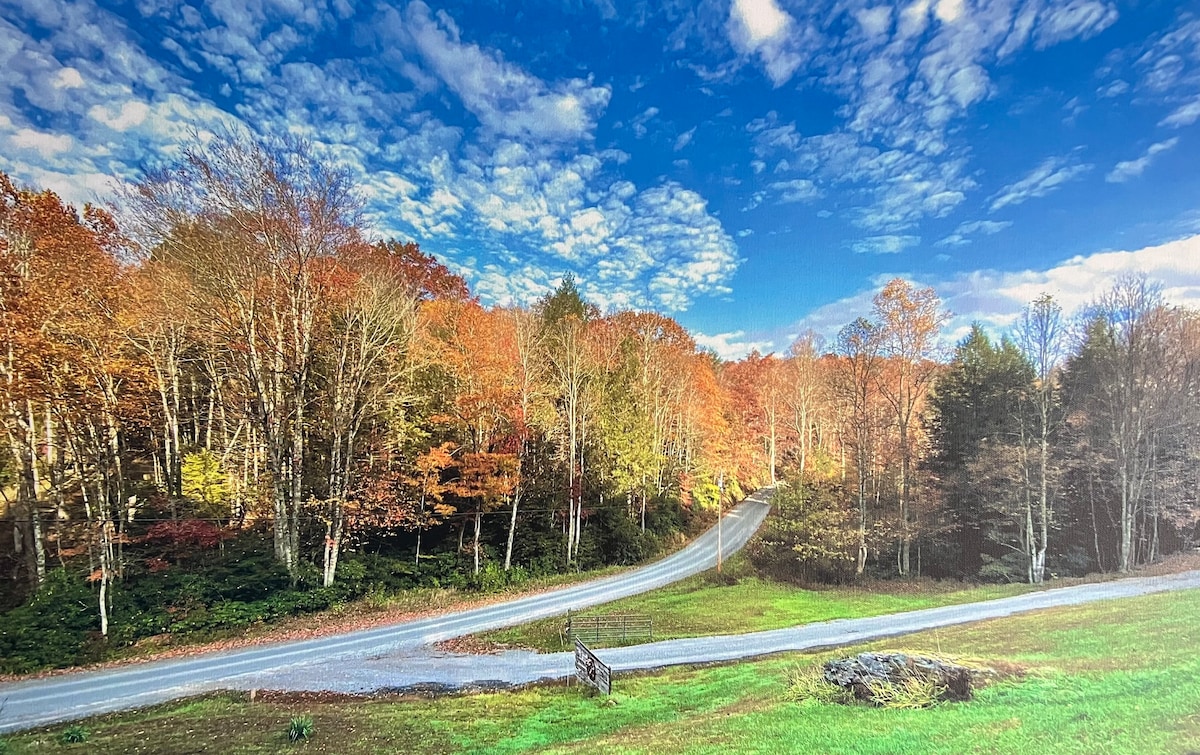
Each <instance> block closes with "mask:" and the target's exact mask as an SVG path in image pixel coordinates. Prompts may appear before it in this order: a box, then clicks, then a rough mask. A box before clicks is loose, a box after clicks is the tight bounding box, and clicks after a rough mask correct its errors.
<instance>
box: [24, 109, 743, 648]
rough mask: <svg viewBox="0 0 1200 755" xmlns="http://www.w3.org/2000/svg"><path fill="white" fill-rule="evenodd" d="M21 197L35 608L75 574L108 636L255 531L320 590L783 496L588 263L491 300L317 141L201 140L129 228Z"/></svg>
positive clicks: (565, 563) (628, 535)
mask: <svg viewBox="0 0 1200 755" xmlns="http://www.w3.org/2000/svg"><path fill="white" fill-rule="evenodd" d="M0 194H2V196H3V199H2V201H0V334H2V335H0V341H3V343H4V344H6V347H5V351H4V354H3V360H2V362H0V396H2V401H3V415H2V416H3V431H4V437H5V440H6V441H7V444H6V446H7V451H8V453H6V454H5V455H4V457H3V461H0V493H2V494H3V503H4V506H5V512H4V513H5V514H6V519H7V521H8V522H9V526H10V527H11V530H12V538H11V539H9V538H6V540H7V541H8V542H11V543H12V544H13V545H12V546H11V549H6V550H7V552H6V553H4V557H5V562H6V563H7V566H8V568H7V570H6V571H7V572H8V574H7V576H9V577H10V580H9V585H10V588H11V589H10V591H9V592H10V593H12V594H11V595H10V596H9V600H8V603H9V605H12V604H14V603H15V602H19V601H20V600H21V599H24V598H26V597H28V596H30V595H36V593H37V591H38V589H39V587H40V586H41V585H42V584H43V583H44V582H45V580H46V579H47V572H48V570H52V569H54V568H55V567H63V568H67V569H69V570H72V573H73V574H78V575H80V576H84V577H86V579H87V580H88V581H89V583H90V584H92V585H93V586H94V591H95V598H96V601H95V603H94V605H95V606H96V607H97V610H98V615H99V627H100V632H101V633H102V634H105V633H107V632H108V626H109V613H110V611H111V609H112V605H113V596H112V591H113V589H114V586H118V585H121V584H122V583H124V582H127V581H128V580H129V579H131V578H140V577H143V576H145V575H146V574H153V573H156V572H160V571H167V570H170V569H173V568H177V567H179V566H180V564H182V563H184V562H185V561H186V560H187V559H186V557H185V556H184V555H183V554H184V553H185V552H189V551H191V550H196V549H201V550H203V549H204V548H209V547H211V548H217V547H219V546H220V545H221V543H222V542H224V541H225V540H226V539H227V538H228V537H231V536H233V535H235V534H237V533H247V532H260V533H264V534H266V535H267V538H266V542H269V544H270V545H269V547H270V548H271V550H272V554H273V557H274V559H275V560H276V561H277V562H278V563H279V564H280V565H281V566H282V567H283V568H284V569H286V571H287V573H288V574H289V575H290V577H291V579H292V581H293V583H305V584H311V585H314V586H324V587H330V586H333V585H335V583H337V581H338V576H339V565H340V564H342V562H343V556H344V555H345V554H346V553H348V552H349V553H363V552H365V551H367V550H371V551H373V552H376V553H379V552H387V553H392V554H394V555H397V557H399V554H407V555H405V556H404V558H407V559H409V560H410V561H411V563H412V564H413V565H414V567H415V568H416V569H418V570H420V569H421V568H422V565H423V564H426V563H428V562H429V560H430V559H435V560H436V557H438V556H439V555H440V554H446V553H449V554H452V557H453V558H454V559H455V564H456V567H455V568H457V569H459V570H461V571H466V572H467V573H469V574H471V575H472V576H478V575H479V574H480V573H481V572H483V571H485V570H488V569H491V570H492V571H493V572H495V571H502V572H503V573H505V574H507V573H510V572H512V571H513V570H514V569H520V570H523V571H524V572H525V573H530V572H547V571H556V570H561V569H563V568H572V569H574V568H580V567H593V566H598V565H602V564H605V563H620V562H628V561H635V560H639V559H641V558H644V557H646V556H647V555H650V554H652V553H653V552H655V551H656V550H657V549H658V548H659V547H661V546H663V545H664V544H665V543H666V541H667V540H668V539H669V538H670V537H672V535H673V533H675V532H678V531H680V530H682V529H683V528H685V527H686V526H687V522H688V521H689V520H690V519H692V518H694V517H696V516H697V515H699V514H700V512H702V511H704V510H707V509H712V508H714V507H715V506H716V503H717V496H718V495H719V494H720V490H719V487H721V486H719V485H718V481H722V482H723V481H726V480H727V481H728V483H729V484H728V485H725V486H724V491H725V494H726V496H727V497H729V498H732V497H734V496H736V495H738V492H739V485H756V484H757V483H758V482H759V475H758V470H757V469H756V468H754V466H753V465H754V463H755V460H754V459H753V458H752V457H748V456H744V455H742V456H739V455H738V453H737V449H738V448H739V445H740V444H739V443H737V442H735V439H734V438H733V436H732V433H733V431H734V427H733V424H732V422H731V419H730V418H729V417H726V416H725V414H726V412H727V409H728V407H729V406H730V401H729V399H728V394H729V388H728V386H727V385H726V383H725V380H724V378H723V376H722V370H721V366H720V364H719V361H718V360H716V359H715V358H714V357H713V356H712V355H711V354H710V353H708V352H705V351H703V350H700V349H698V348H697V346H696V343H695V341H694V340H693V339H692V337H691V336H690V335H689V334H688V333H687V332H686V331H685V330H684V329H683V328H682V327H680V326H679V325H678V323H676V322H675V321H673V320H671V319H670V318H667V317H664V316H661V315H658V314H654V313H648V312H632V311H621V312H613V313H607V314H605V313H601V312H599V311H598V310H597V309H596V308H595V307H594V306H591V305H589V304H587V303H585V302H584V300H583V298H582V297H581V296H580V294H579V291H578V290H577V288H576V286H575V283H574V281H573V280H572V279H571V278H570V277H569V276H568V277H566V278H564V279H563V281H562V283H561V285H560V286H559V288H558V289H557V290H556V291H554V292H553V293H551V294H549V295H547V296H545V297H544V298H543V299H542V300H541V301H539V302H538V303H537V304H536V305H535V306H532V307H490V308H489V307H484V306H482V305H481V304H480V303H479V302H478V300H476V299H475V298H474V297H473V296H472V295H471V293H470V291H469V290H468V287H467V285H466V284H465V282H464V281H463V279H462V278H461V277H459V276H457V275H455V274H454V273H452V272H451V271H449V270H448V269H447V268H446V267H445V266H443V265H441V264H440V263H438V262H437V261H436V260H435V259H433V258H432V257H430V256H428V255H425V254H424V253H422V252H421V251H420V249H419V248H418V247H417V245H416V244H415V243H412V242H399V241H394V240H388V241H372V240H370V239H369V238H368V232H369V231H368V225H367V223H366V222H365V221H364V218H363V214H362V204H361V199H360V195H359V192H358V190H357V188H356V187H355V186H354V185H353V184H352V182H351V181H350V180H349V179H348V177H347V176H346V175H345V174H344V173H342V172H339V171H338V170H337V169H336V168H334V167H332V164H331V163H329V162H328V161H323V160H321V159H319V158H318V157H317V156H316V155H315V154H314V153H313V150H312V148H311V146H309V145H307V144H305V143H303V142H301V141H296V140H271V139H258V138H252V137H249V136H247V135H244V134H238V133H225V134H221V135H218V136H217V137H215V138H212V139H209V140H207V141H204V140H200V139H197V140H195V141H194V142H193V143H191V144H189V145H187V146H186V147H185V148H184V149H183V150H182V152H181V154H180V157H179V158H178V159H177V160H175V161H174V162H172V163H170V164H168V165H166V166H164V167H162V168H160V169H155V170H148V171H147V172H146V173H145V174H144V176H143V177H142V178H141V179H140V180H138V181H137V182H133V183H131V184H128V185H126V186H124V187H122V188H121V190H120V196H119V198H118V200H117V201H116V203H115V205H114V207H115V211H113V212H110V211H106V210H103V209H100V208H96V207H92V206H88V207H85V208H84V209H83V210H82V211H77V210H75V209H74V208H72V207H70V206H67V205H65V204H64V203H63V202H62V201H61V200H60V199H59V198H58V197H57V196H55V195H54V194H52V193H50V192H45V191H37V190H34V189H26V188H21V187H17V186H15V185H14V184H13V183H12V181H11V180H10V179H8V177H6V176H0ZM118 218H119V223H118V220H117V219H118ZM163 543H166V544H167V546H169V547H167V548H165V549H164V548H162V547H160V545H161V544H163Z"/></svg>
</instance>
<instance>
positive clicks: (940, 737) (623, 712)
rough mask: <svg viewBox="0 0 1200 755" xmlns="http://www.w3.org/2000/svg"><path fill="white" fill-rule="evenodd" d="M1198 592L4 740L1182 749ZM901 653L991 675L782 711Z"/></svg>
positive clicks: (186, 746) (1195, 703) (176, 748)
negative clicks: (646, 667) (711, 658)
mask: <svg viewBox="0 0 1200 755" xmlns="http://www.w3.org/2000/svg"><path fill="white" fill-rule="evenodd" d="M1198 625H1200V591H1194V590H1193V591H1187V592H1181V593H1174V594H1169V595H1167V594H1164V595H1152V596H1146V597H1141V598H1130V599H1122V600H1114V601H1102V602H1099V603H1094V604H1090V605H1086V606H1076V607H1070V608H1061V609H1053V610H1046V611H1039V612H1037V613H1033V614H1027V615H1023V616H1018V617H1011V618H1006V619H997V620H993V621H988V622H982V623H979V624H975V625H970V626H962V627H954V628H949V629H942V630H937V631H932V632H924V633H921V634H917V635H912V636H909V637H905V638H902V639H892V640H888V641H885V642H878V643H871V644H866V645H861V646H856V647H852V648H842V649H839V650H836V651H827V652H819V653H805V654H791V655H787V656H782V657H777V658H771V659H768V660H763V661H756V662H750V663H739V664H732V665H723V666H708V667H696V668H677V669H669V670H666V671H663V672H657V673H654V674H645V675H625V674H622V675H618V676H617V678H616V680H615V684H614V692H615V694H614V695H613V697H612V698H608V699H606V698H603V697H599V696H595V695H593V694H591V693H590V692H588V691H584V690H581V689H580V688H579V687H578V686H570V687H564V686H561V685H548V686H539V687H532V688H527V689H523V690H519V691H513V692H498V693H488V694H480V695H468V696H459V697H444V698H438V699H404V700H400V699H395V698H387V697H381V698H372V699H359V698H337V697H322V696H314V695H309V696H302V695H298V696H271V695H267V696H262V695H261V694H260V696H259V698H258V699H257V700H256V701H254V702H251V701H249V700H248V699H247V696H246V695H217V696H213V697H207V698H201V699H194V700H189V701H185V702H181V703H173V704H170V705H165V706H160V707H157V708H153V709H150V710H147V711H142V712H135V713H125V714H119V715H112V716H106V717H102V718H97V719H92V720H89V721H86V722H84V724H83V725H84V726H85V727H86V729H87V730H88V732H89V733H90V736H89V738H88V741H87V744H86V746H84V745H76V746H70V745H64V744H62V743H61V738H62V734H63V732H64V731H66V730H67V729H68V727H66V726H61V727H53V728H49V729H45V730H41V731H37V732H28V733H24V734H19V735H14V736H10V737H8V738H7V742H8V747H9V751H10V752H13V753H26V752H59V751H63V752H70V751H76V750H78V751H83V749H86V750H87V751H88V752H98V753H118V752H120V753H142V754H147V755H148V754H151V753H164V754H165V753H191V752H216V751H222V752H239V753H243V752H244V753H254V752H263V753H265V752H280V751H286V748H288V747H291V746H292V745H289V744H288V732H289V728H290V722H291V721H292V720H294V719H295V718H297V717H305V716H307V717H311V720H312V728H311V738H310V739H308V740H307V741H306V742H303V743H301V744H299V745H296V747H297V748H298V749H297V751H300V750H299V748H303V751H305V752H337V753H347V754H349V755H353V754H355V753H374V752H385V751H386V752H422V753H452V752H465V753H521V752H543V753H548V752H581V753H583V752H589V753H590V752H597V751H601V750H603V751H606V752H619V753H663V752H686V753H730V752H739V753H741V752H763V753H768V752H779V751H780V750H781V749H785V750H789V751H794V752H829V753H864V754H865V753H895V752H922V753H962V752H1000V753H1027V752H1064V753H1115V752H1130V753H1133V752H1136V753H1144V754H1147V755H1150V754H1154V753H1167V754H1171V753H1177V754H1178V755H1183V753H1187V752H1192V751H1195V750H1196V749H1197V748H1200V658H1197V656H1196V653H1195V631H1196V630H1195V627H1196V626H1198ZM898 646H899V647H902V648H903V649H905V650H907V651H911V652H915V653H923V654H928V655H937V656H941V657H948V658H952V659H953V658H957V659H962V660H965V661H968V662H970V663H973V664H975V665H986V666H990V667H993V668H996V669H998V670H1000V671H1001V672H1002V673H1000V674H998V675H997V678H996V679H995V681H993V682H991V683H990V684H989V685H988V686H986V687H985V688H984V689H982V690H980V691H978V693H977V694H976V696H975V699H974V700H972V701H970V702H966V703H944V704H941V705H938V706H935V707H933V708H929V709H924V710H889V709H881V708H872V707H867V706H863V705H843V704H839V703H836V702H819V701H812V700H809V701H805V702H793V701H791V700H789V699H788V697H789V695H788V685H789V682H790V681H791V680H792V679H794V678H795V676H796V674H797V673H798V672H800V673H802V672H804V670H805V669H808V668H811V667H813V666H815V665H817V664H820V663H822V662H823V661H825V660H827V659H829V658H832V657H840V656H843V655H850V654H854V653H858V652H862V651H863V650H869V649H874V650H882V649H887V648H892V649H894V648H896V647H898Z"/></svg>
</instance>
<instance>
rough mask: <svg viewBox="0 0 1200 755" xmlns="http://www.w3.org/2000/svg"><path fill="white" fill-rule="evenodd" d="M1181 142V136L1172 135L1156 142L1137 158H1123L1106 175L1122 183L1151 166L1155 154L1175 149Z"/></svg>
mask: <svg viewBox="0 0 1200 755" xmlns="http://www.w3.org/2000/svg"><path fill="white" fill-rule="evenodd" d="M1178 143H1179V137H1177V136H1176V137H1172V138H1170V139H1167V140H1165V141H1161V142H1155V143H1154V144H1151V145H1150V147H1149V148H1147V150H1146V152H1145V154H1143V155H1142V156H1141V157H1139V158H1137V159H1136V160H1122V161H1121V162H1119V163H1117V164H1116V166H1114V167H1113V169H1112V170H1110V171H1109V172H1108V175H1106V176H1105V177H1104V180H1105V181H1108V182H1109V183H1121V182H1123V181H1128V180H1129V179H1131V178H1136V177H1138V176H1140V175H1142V173H1143V172H1145V170H1146V168H1148V167H1150V163H1152V162H1153V161H1154V157H1155V155H1158V154H1161V153H1163V152H1166V151H1167V150H1170V149H1174V147H1175V145H1176V144H1178Z"/></svg>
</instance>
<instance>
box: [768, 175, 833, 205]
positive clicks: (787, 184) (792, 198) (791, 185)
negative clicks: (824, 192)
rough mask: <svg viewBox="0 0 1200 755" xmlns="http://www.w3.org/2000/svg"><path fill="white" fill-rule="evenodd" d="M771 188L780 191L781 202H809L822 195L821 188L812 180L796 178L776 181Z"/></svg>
mask: <svg viewBox="0 0 1200 755" xmlns="http://www.w3.org/2000/svg"><path fill="white" fill-rule="evenodd" d="M771 189H772V190H774V191H777V192H779V201H780V202H785V203H786V202H807V201H808V200H810V199H816V198H817V197H819V196H821V190H820V189H818V188H817V185H816V184H815V183H813V182H812V181H809V180H808V179H805V178H795V179H792V180H791V181H776V182H775V183H773V184H771Z"/></svg>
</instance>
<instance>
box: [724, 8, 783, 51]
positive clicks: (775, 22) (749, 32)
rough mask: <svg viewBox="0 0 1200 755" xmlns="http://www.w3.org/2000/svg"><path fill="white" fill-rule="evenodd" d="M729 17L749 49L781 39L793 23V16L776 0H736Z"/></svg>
mask: <svg viewBox="0 0 1200 755" xmlns="http://www.w3.org/2000/svg"><path fill="white" fill-rule="evenodd" d="M729 17H730V21H731V22H732V23H734V24H735V25H736V26H737V27H738V29H739V31H740V32H741V33H740V35H739V37H740V38H741V39H742V41H743V44H745V45H746V47H747V48H748V49H749V50H753V49H756V48H757V47H758V46H760V45H762V44H763V43H765V42H770V41H772V40H778V39H780V38H781V37H783V36H784V35H786V34H787V30H788V27H789V26H791V24H792V17H791V16H789V15H788V14H787V13H786V12H785V11H783V10H782V9H781V8H780V7H779V6H778V5H777V4H776V3H775V0H734V2H733V5H732V6H731V7H730V10H729Z"/></svg>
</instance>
